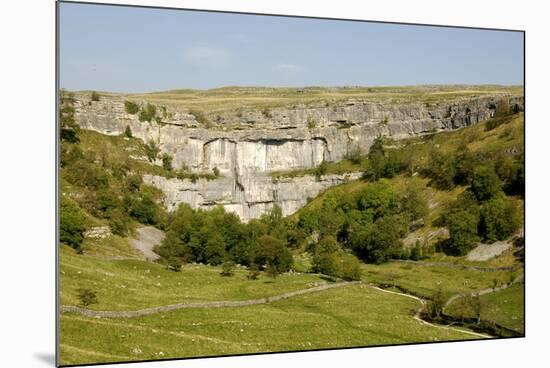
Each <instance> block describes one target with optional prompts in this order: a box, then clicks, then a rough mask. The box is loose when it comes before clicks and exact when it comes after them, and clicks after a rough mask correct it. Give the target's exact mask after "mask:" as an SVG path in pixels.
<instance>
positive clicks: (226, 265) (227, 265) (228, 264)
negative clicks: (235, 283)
mask: <svg viewBox="0 0 550 368" xmlns="http://www.w3.org/2000/svg"><path fill="white" fill-rule="evenodd" d="M234 268H235V262H233V261H232V260H225V261H224V262H223V263H222V272H221V273H220V274H221V275H222V276H233V275H234Z"/></svg>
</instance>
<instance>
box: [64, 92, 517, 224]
mask: <svg viewBox="0 0 550 368" xmlns="http://www.w3.org/2000/svg"><path fill="white" fill-rule="evenodd" d="M502 103H506V104H508V105H509V106H511V107H512V108H514V109H515V110H516V111H522V110H523V108H524V103H523V97H522V96H515V95H504V96H502V95H501V96H494V97H493V96H485V97H477V98H468V99H459V100H453V101H446V102H439V103H437V104H433V105H428V104H418V103H415V104H403V105H387V106H386V105H382V104H377V103H370V102H364V101H356V100H354V101H348V102H343V103H341V104H340V105H334V106H316V107H295V108H288V107H286V108H285V107H280V108H273V109H271V110H270V111H269V114H266V113H265V112H264V111H259V110H258V111H247V112H244V113H243V112H240V113H238V112H234V113H232V112H227V113H224V114H222V115H219V116H218V118H217V119H216V120H217V122H218V124H219V125H218V126H217V127H216V128H211V129H207V128H205V127H202V126H201V125H200V124H199V123H198V122H197V121H196V120H195V117H194V116H193V115H191V114H189V113H188V112H186V111H172V110H171V111H170V113H171V115H172V116H170V117H169V118H167V119H163V123H162V124H160V125H159V124H157V123H156V122H153V123H148V122H140V121H139V119H138V117H137V115H129V114H127V113H126V112H125V110H124V100H123V98H122V97H104V98H103V97H102V100H101V101H99V102H93V103H91V104H89V103H88V102H85V101H84V100H83V99H78V96H77V101H76V104H75V108H76V111H75V118H76V120H77V122H78V123H79V124H80V125H81V127H82V128H85V129H90V130H94V131H98V132H100V133H103V134H110V135H118V134H122V133H123V132H124V130H125V128H126V126H130V128H131V130H132V133H133V135H134V137H137V138H140V139H142V140H144V141H147V140H149V139H153V140H155V141H158V142H160V147H161V150H162V151H163V152H166V153H168V154H170V155H172V157H173V164H174V166H175V167H176V168H179V167H182V166H184V165H185V166H186V167H187V168H188V169H189V170H191V171H194V172H212V170H213V169H214V168H217V169H218V170H219V172H220V174H221V175H222V177H221V178H218V179H216V180H213V181H206V180H199V181H197V182H196V183H192V182H191V181H188V180H176V179H169V180H168V179H165V178H161V177H150V176H146V177H145V180H146V181H147V182H149V183H150V184H152V185H155V186H157V187H159V188H160V189H162V190H163V191H164V193H165V195H166V205H167V207H168V209H174V208H175V207H176V206H177V205H178V204H179V203H181V202H185V203H189V204H190V205H191V206H193V207H194V208H210V207H212V206H215V205H218V204H220V205H223V206H224V207H225V208H226V209H227V210H228V211H233V212H235V213H237V214H238V215H239V216H240V217H241V219H243V220H245V221H248V220H249V219H251V218H257V217H259V216H260V215H261V214H262V213H265V212H266V211H268V210H269V209H270V208H271V207H272V206H273V204H274V203H278V204H279V205H281V207H282V209H283V213H284V214H285V215H287V214H291V213H293V212H295V211H296V210H298V209H299V208H300V207H302V206H303V205H304V204H305V203H306V202H307V198H308V197H314V196H316V195H317V194H318V193H319V192H320V191H322V190H324V189H326V188H328V187H330V186H332V185H337V184H340V183H342V182H343V181H344V180H345V178H344V177H343V176H325V177H323V178H322V179H321V180H320V181H317V180H316V178H315V177H312V176H305V177H301V178H293V179H285V180H281V181H279V182H277V183H274V182H273V181H272V178H271V177H270V175H269V173H270V172H273V171H278V170H293V169H306V168H313V167H316V166H318V165H319V164H320V163H321V162H322V161H323V160H325V161H338V160H341V159H343V158H344V157H345V156H346V155H347V154H348V153H350V152H351V151H353V150H355V149H356V148H359V149H360V150H361V151H363V152H368V149H369V147H370V146H371V144H372V142H373V141H374V139H375V138H376V137H377V136H378V135H383V136H387V137H390V138H393V139H403V138H407V137H413V136H417V135H422V134H428V133H433V132H438V131H444V130H452V129H458V128H462V127H466V126H470V125H473V124H476V123H478V122H480V121H484V120H487V119H490V118H491V117H493V116H494V114H495V111H496V109H497V107H498V106H499V104H502ZM266 115H268V116H266ZM229 124H232V125H233V126H246V128H245V129H242V130H237V129H233V130H228V129H226V128H225V127H227V126H228V125H229ZM357 175H358V174H351V175H350V179H351V178H356V177H358V176H357Z"/></svg>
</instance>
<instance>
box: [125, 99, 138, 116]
mask: <svg viewBox="0 0 550 368" xmlns="http://www.w3.org/2000/svg"><path fill="white" fill-rule="evenodd" d="M124 111H126V113H127V114H130V115H135V114H137V113H138V112H139V105H138V104H137V103H135V102H132V101H128V100H126V101H124Z"/></svg>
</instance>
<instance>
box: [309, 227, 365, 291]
mask: <svg viewBox="0 0 550 368" xmlns="http://www.w3.org/2000/svg"><path fill="white" fill-rule="evenodd" d="M312 270H313V272H318V273H322V274H325V275H327V276H332V277H336V278H342V279H344V280H347V281H354V280H359V279H361V267H360V266H359V261H358V260H357V258H355V257H354V256H352V255H350V254H346V253H345V252H343V251H342V249H341V248H340V246H339V245H338V242H337V241H336V239H335V238H334V237H333V236H326V237H323V238H322V239H321V240H320V241H319V243H317V245H316V246H315V252H314V255H313V262H312Z"/></svg>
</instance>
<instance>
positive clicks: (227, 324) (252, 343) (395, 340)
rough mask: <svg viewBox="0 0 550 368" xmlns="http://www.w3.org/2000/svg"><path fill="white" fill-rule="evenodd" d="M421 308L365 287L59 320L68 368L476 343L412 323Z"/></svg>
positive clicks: (64, 361)
mask: <svg viewBox="0 0 550 368" xmlns="http://www.w3.org/2000/svg"><path fill="white" fill-rule="evenodd" d="M419 306H420V304H419V303H418V302H417V301H415V300H412V299H409V298H405V297H401V296H397V295H392V294H387V293H383V292H380V291H376V290H373V289H370V288H367V287H366V286H361V285H360V286H350V287H345V288H341V289H338V290H328V291H325V292H322V293H317V294H310V295H307V296H301V297H296V298H294V299H288V300H284V301H280V302H275V303H273V304H269V305H262V306H250V307H242V308H232V309H196V310H181V311H174V312H168V313H163V314H162V315H152V316H148V317H142V318H136V319H129V320H116V319H104V318H102V319H92V318H86V317H82V316H78V315H63V316H62V318H61V336H62V337H61V356H62V362H63V363H64V364H77V363H86V362H90V361H97V362H107V361H111V362H112V361H121V360H140V359H159V358H176V357H191V356H211V355H224V354H242V353H253V352H269V351H285V350H310V349H321V348H336V347H351V346H365V345H369V346H372V345H381V344H399V343H407V342H429V341H448V340H463V339H472V338H475V336H472V335H469V334H466V333H461V332H458V331H452V330H444V329H440V328H437V327H431V326H426V325H423V324H421V323H419V322H418V321H416V320H414V319H413V318H412V313H413V311H415V310H416V309H418V308H419Z"/></svg>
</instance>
